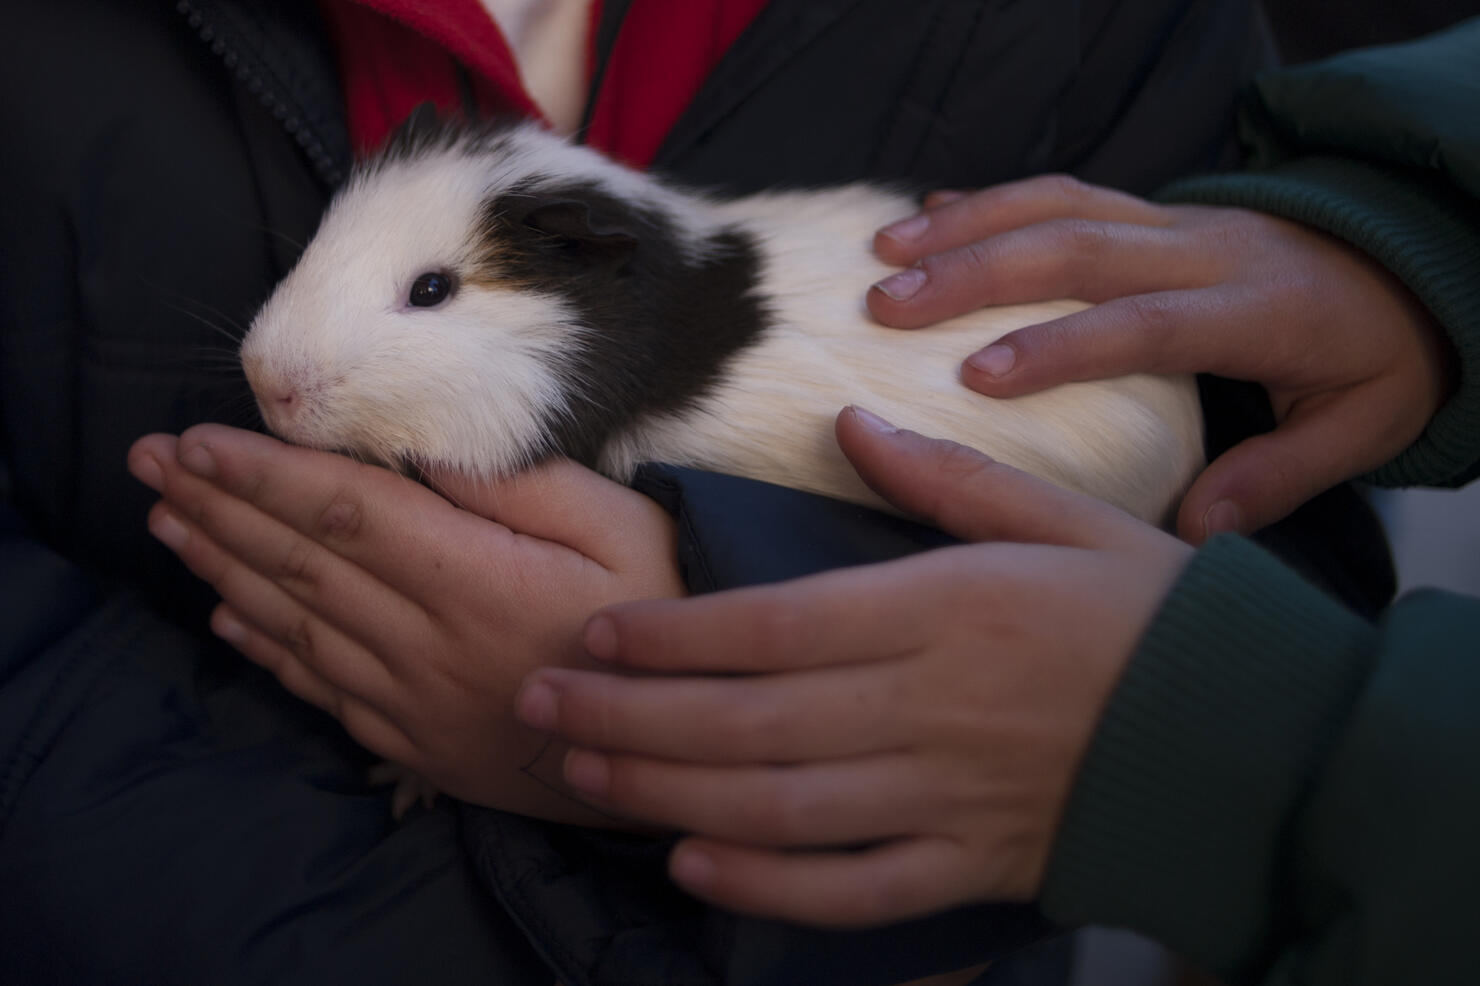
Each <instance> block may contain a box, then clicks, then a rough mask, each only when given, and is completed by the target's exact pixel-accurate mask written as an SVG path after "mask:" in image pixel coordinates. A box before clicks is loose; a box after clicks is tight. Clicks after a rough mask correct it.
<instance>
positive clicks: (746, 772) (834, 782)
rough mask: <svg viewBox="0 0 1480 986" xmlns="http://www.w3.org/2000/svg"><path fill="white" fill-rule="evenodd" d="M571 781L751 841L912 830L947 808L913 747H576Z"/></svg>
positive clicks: (625, 810)
mask: <svg viewBox="0 0 1480 986" xmlns="http://www.w3.org/2000/svg"><path fill="white" fill-rule="evenodd" d="M563 773H564V777H565V781H566V783H567V784H569V785H570V787H571V788H572V789H573V790H575V791H577V792H579V793H581V794H584V795H586V796H588V797H591V798H593V799H594V800H595V801H596V803H597V804H599V805H601V806H602V807H604V808H608V809H613V810H615V811H617V812H618V813H620V814H623V815H626V816H628V817H631V818H636V819H641V820H642V821H645V822H648V823H651V824H655V825H659V826H662V827H664V828H670V829H676V830H679V831H683V832H694V833H698V834H701V835H705V836H708V837H710V838H717V839H723V840H725V841H734V842H743V843H745V844H746V845H751V846H772V847H777V848H801V847H823V846H851V845H856V844H859V843H864V842H877V841H879V840H881V839H886V838H893V837H896V836H903V835H913V834H915V833H917V832H920V831H921V830H922V829H924V828H926V827H928V826H930V825H932V824H939V820H940V819H939V816H940V815H941V814H942V813H943V812H944V811H945V810H946V805H944V804H943V803H942V799H941V798H939V797H937V796H935V795H934V793H933V791H932V790H931V788H930V785H929V784H928V782H927V780H926V778H925V777H924V776H923V775H922V771H921V770H920V767H919V762H918V759H917V758H916V757H915V756H913V755H911V754H904V753H898V754H891V755H884V756H877V757H873V756H871V757H859V758H852V759H847V760H830V761H822V762H816V763H804V764H797V765H788V766H780V765H746V766H728V767H714V766H703V765H695V764H691V763H677V762H673V761H666V760H654V759H650V758H641V757H628V756H612V755H608V754H601V753H596V752H593V751H590V750H584V749H576V750H572V751H570V753H568V754H567V755H566V758H565V764H564V771H563Z"/></svg>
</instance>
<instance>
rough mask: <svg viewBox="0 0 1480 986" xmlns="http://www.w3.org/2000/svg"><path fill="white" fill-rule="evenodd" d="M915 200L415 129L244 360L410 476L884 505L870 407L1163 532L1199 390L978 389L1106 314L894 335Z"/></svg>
mask: <svg viewBox="0 0 1480 986" xmlns="http://www.w3.org/2000/svg"><path fill="white" fill-rule="evenodd" d="M915 208H916V206H915V205H914V203H913V202H912V201H911V200H910V199H908V198H906V197H904V196H901V195H897V194H894V193H891V192H888V191H884V190H881V189H878V188H875V187H871V186H864V185H855V186H846V187H842V188H835V189H826V190H818V191H796V192H778V193H766V194H762V195H754V196H747V197H744V198H738V199H732V200H727V201H721V200H716V199H711V198H708V197H706V196H703V195H699V194H695V193H692V192H687V191H684V190H681V189H677V188H673V187H671V186H668V185H665V184H663V183H661V182H659V181H656V180H654V179H653V178H651V177H649V176H645V175H642V174H638V173H636V172H633V171H631V170H629V169H626V168H623V167H620V166H618V165H616V164H614V163H612V162H610V161H608V160H606V159H604V158H602V157H601V156H600V155H598V154H596V153H595V152H594V151H591V150H589V149H587V148H583V147H578V146H573V145H570V144H568V143H566V142H564V141H562V140H561V139H560V138H558V137H555V136H553V135H550V134H548V133H545V132H544V131H542V130H540V129H539V128H537V127H535V126H533V125H528V124H524V125H516V126H508V127H493V128H484V129H477V128H455V127H433V128H425V127H422V128H416V127H412V128H408V129H407V130H405V131H403V133H401V134H400V135H398V136H397V138H396V139H395V140H393V142H392V144H391V145H390V147H388V149H387V150H386V151H385V152H384V153H383V154H382V155H380V156H379V157H377V158H375V159H373V160H371V161H369V162H367V163H366V164H365V165H363V166H362V167H361V168H359V169H358V170H357V171H356V172H355V174H354V175H353V176H352V177H351V179H350V180H349V181H348V182H347V183H346V186H345V187H344V189H342V190H341V192H340V193H339V195H337V196H336V198H335V201H334V202H333V203H332V204H331V206H330V209H329V211H328V212H327V213H326V215H325V218H324V221H323V223H322V224H321V227H320V229H319V231H318V233H317V234H316V235H315V237H314V239H313V241H312V242H311V243H310V244H309V246H308V248H307V250H306V251H305V252H304V255H303V257H302V258H301V260H300V261H299V263H298V264H297V266H295V268H294V269H293V270H292V271H291V272H290V273H289V275H288V276H287V277H286V278H285V279H284V280H283V282H282V283H281V284H280V285H279V286H278V288H277V290H276V291H275V292H274V294H273V295H272V297H271V298H270V299H269V301H268V302H267V304H266V305H265V306H264V307H263V309H262V311H261V312H260V313H259V314H258V316H257V318H256V319H255V320H254V322H253V324H252V326H251V329H250V330H249V332H248V334H247V336H246V337H245V339H244V340H243V344H242V351H241V355H242V361H243V364H244V367H245V368H246V371H247V376H248V379H249V381H250V383H251V385H252V388H253V391H254V393H255V394H256V396H257V401H258V405H259V407H260V408H261V411H262V415H263V419H264V421H265V422H266V424H267V425H268V427H269V428H270V429H271V430H273V431H274V432H276V433H277V434H278V435H280V436H281V437H283V438H285V439H287V440H289V441H293V442H296V443H299V444H303V445H308V446H312V447H317V448H325V449H338V450H344V451H348V452H350V453H352V454H357V455H359V456H361V457H364V458H366V459H370V460H374V461H379V462H383V463H386V464H388V465H393V466H396V467H400V468H408V467H420V468H426V467H432V466H450V467H453V468H456V469H460V470H462V471H465V472H469V473H472V474H475V475H482V476H489V477H492V476H498V475H505V474H509V473H512V472H514V471H517V470H518V469H520V468H522V467H524V466H527V465H529V464H532V463H534V462H537V461H539V460H541V459H543V458H546V457H549V456H554V455H568V456H570V457H572V458H575V459H577V460H580V461H583V462H586V463H587V464H589V465H593V466H595V467H596V468H598V469H600V470H601V471H603V472H605V473H606V474H608V475H610V476H613V477H614V478H617V479H626V478H628V477H629V476H630V475H631V472H632V470H633V469H634V468H635V467H636V465H637V464H638V463H640V462H643V461H661V462H669V463H674V464H678V465H691V466H697V467H701V468H706V469H711V470H715V471H719V472H728V473H734V474H738V475H744V476H749V477H752V478H756V479H761V480H766V481H770V482H775V483H780V484H783V485H787V486H792V487H796V488H798V489H804V490H808V491H811V492H816V493H821V494H824V495H828V496H833V497H838V498H841V499H846V500H852V501H855V502H860V503H865V504H869V505H873V506H878V505H879V501H878V499H877V498H876V496H875V495H874V494H873V493H872V492H871V491H869V490H868V489H867V488H866V487H865V486H864V485H863V484H862V483H861V482H860V481H859V479H858V478H857V476H856V475H855V474H854V472H853V470H852V468H851V467H850V466H849V465H848V463H847V461H846V460H845V459H844V458H843V456H842V454H841V452H840V451H839V450H838V448H837V446H836V443H835V442H834V439H833V431H832V422H833V419H834V417H835V416H836V414H837V412H838V410H839V409H840V408H841V407H843V406H844V405H846V404H857V405H860V406H863V407H867V408H869V409H870V410H873V411H876V412H877V413H879V414H882V415H883V416H885V417H887V418H889V419H890V420H892V421H893V422H895V423H896V424H898V425H900V426H902V427H908V428H912V429H914V430H917V431H920V432H922V433H924V434H928V435H935V436H940V437H945V438H951V439H954V440H956V441H958V442H961V443H962V444H965V445H970V446H972V447H975V448H978V449H981V450H982V451H984V452H986V453H988V454H989V455H992V456H993V457H995V458H997V459H999V460H1001V461H1004V462H1007V463H1009V464H1011V465H1014V466H1017V467H1019V468H1022V469H1025V470H1027V471H1029V472H1032V473H1035V474H1037V475H1039V476H1042V477H1044V478H1046V479H1049V480H1051V481H1053V482H1056V483H1059V484H1060V485H1063V486H1067V487H1070V488H1073V489H1077V490H1080V491H1082V492H1085V493H1088V494H1090V495H1093V496H1096V497H1100V498H1102V499H1105V500H1108V501H1109V502H1111V503H1114V504H1116V505H1117V506H1120V507H1122V508H1123V509H1126V510H1127V511H1129V512H1131V513H1133V514H1135V515H1136V516H1139V517H1141V518H1143V519H1146V520H1150V521H1152V522H1162V521H1164V520H1165V519H1166V518H1167V516H1168V514H1169V511H1170V510H1171V509H1172V507H1173V506H1174V504H1175V502H1176V500H1177V498H1178V497H1179V496H1180V494H1181V493H1182V492H1183V491H1184V490H1185V488H1186V485H1187V483H1188V482H1189V481H1190V479H1191V477H1192V475H1193V474H1194V473H1195V472H1196V470H1197V469H1198V468H1200V466H1201V464H1202V462H1203V452H1202V424H1201V413H1200V408H1199V404H1198V400H1197V394H1196V390H1195V387H1194V385H1193V382H1192V380H1191V378H1190V377H1160V376H1149V375H1135V376H1128V377H1122V378H1119V379H1116V380H1110V381H1098V382H1089V383H1077V384H1068V385H1064V386H1060V387H1055V388H1052V389H1050V390H1048V391H1044V392H1042V393H1038V394H1033V395H1029V396H1025V397H1019V398H1014V399H1011V400H994V399H991V398H987V397H984V396H982V395H979V394H976V393H974V392H972V391H970V390H968V389H967V388H966V387H965V386H963V385H962V384H961V382H960V380H959V376H958V368H959V365H960V361H961V359H962V358H963V357H964V356H966V355H967V354H969V353H971V352H972V351H974V350H975V349H976V348H978V347H980V346H983V345H986V344H987V343H989V342H991V341H993V340H995V339H996V338H998V337H1000V336H1002V335H1003V334H1005V333H1006V332H1009V331H1011V330H1012V329H1014V328H1018V327H1020V326H1023V325H1028V324H1033V323H1035V322H1040V321H1044V320H1046V319H1048V318H1052V317H1055V316H1057V315H1060V314H1064V313H1067V312H1069V311H1073V310H1075V309H1077V308H1081V307H1084V306H1083V305H1082V304H1080V303H1078V302H1072V301H1059V302H1049V303H1042V304H1032V305H1020V306H1012V307H1004V308H992V309H983V310H981V311H977V312H973V313H971V314H969V315H966V316H963V317H960V318H956V319H952V320H950V321H948V322H945V323H942V324H940V325H937V326H934V327H931V328H928V329H923V330H916V331H909V332H905V331H899V330H895V329H888V328H884V327H882V326H879V325H877V324H875V323H874V322H872V321H871V320H870V319H869V317H868V315H867V312H866V309H865V307H864V301H863V299H864V294H865V292H866V290H867V288H868V286H869V285H870V284H872V283H873V282H875V281H877V280H878V279H880V278H882V277H884V276H886V275H887V274H888V273H890V272H891V270H890V268H888V267H886V266H885V265H883V264H882V263H880V262H879V261H878V260H877V259H876V258H875V257H874V256H873V254H872V252H871V250H870V242H871V239H872V236H873V232H874V231H875V230H876V229H878V228H879V227H881V226H883V225H886V224H888V223H889V222H892V221H894V220H897V219H899V218H902V217H904V216H906V215H909V214H910V213H911V212H913V211H914V210H915Z"/></svg>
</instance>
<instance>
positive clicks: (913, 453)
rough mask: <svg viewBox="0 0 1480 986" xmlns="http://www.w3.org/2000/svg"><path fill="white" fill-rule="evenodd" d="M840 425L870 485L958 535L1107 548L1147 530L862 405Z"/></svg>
mask: <svg viewBox="0 0 1480 986" xmlns="http://www.w3.org/2000/svg"><path fill="white" fill-rule="evenodd" d="M836 428H837V438H838V445H839V446H840V447H841V448H842V450H843V453H844V454H845V455H846V456H847V457H848V461H849V462H851V463H852V464H853V468H855V469H856V470H858V475H859V476H860V477H861V478H862V479H863V481H864V482H865V483H867V484H868V485H869V488H871V489H872V490H874V491H875V492H876V493H878V494H879V495H880V496H882V497H884V498H885V499H886V500H888V501H889V502H890V503H892V504H894V505H895V506H897V507H899V508H900V509H901V510H903V511H905V512H906V513H909V514H913V515H914V516H917V517H920V518H922V519H923V520H925V521H926V522H928V523H930V524H932V525H934V526H936V527H939V528H941V529H942V530H945V531H948V532H949V533H951V534H954V535H956V536H957V537H960V538H964V539H966V540H969V541H1018V542H1024V543H1033V544H1058V545H1066V546H1072V547H1085V548H1096V547H1101V548H1103V547H1112V546H1119V545H1122V544H1126V543H1134V542H1135V541H1136V540H1137V539H1139V538H1141V537H1144V536H1145V531H1144V527H1143V525H1141V524H1140V523H1138V522H1137V521H1136V520H1135V519H1133V518H1131V517H1130V516H1128V515H1127V514H1124V513H1122V512H1121V511H1119V510H1116V509H1115V508H1114V507H1111V506H1110V505H1108V504H1106V503H1103V502H1101V501H1099V500H1094V499H1091V498H1090V497H1087V496H1084V495H1082V494H1079V493H1073V492H1070V491H1069V490H1065V489H1063V488H1061V487H1058V486H1055V485H1053V484H1052V483H1049V482H1046V481H1044V480H1041V479H1038V478H1037V477H1035V476H1030V475H1028V474H1027V473H1025V472H1022V471H1020V470H1018V469H1014V468H1012V467H1011V466H1006V465H1003V464H1002V463H1000V462H997V461H995V460H993V459H991V458H989V457H988V456H985V455H983V454H982V453H980V452H977V451H976V450H975V449H971V448H967V447H966V446H964V445H958V444H957V443H955V442H950V441H945V440H943V439H937V438H926V437H925V436H923V435H918V434H916V433H915V432H912V431H905V430H902V429H895V428H894V427H893V426H892V425H890V424H889V423H888V422H887V421H884V420H882V419H881V418H879V417H878V416H877V415H874V414H871V413H869V412H867V411H863V410H861V409H859V408H845V409H844V410H843V411H842V412H841V413H840V414H839V415H838V418H837V425H836Z"/></svg>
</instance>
